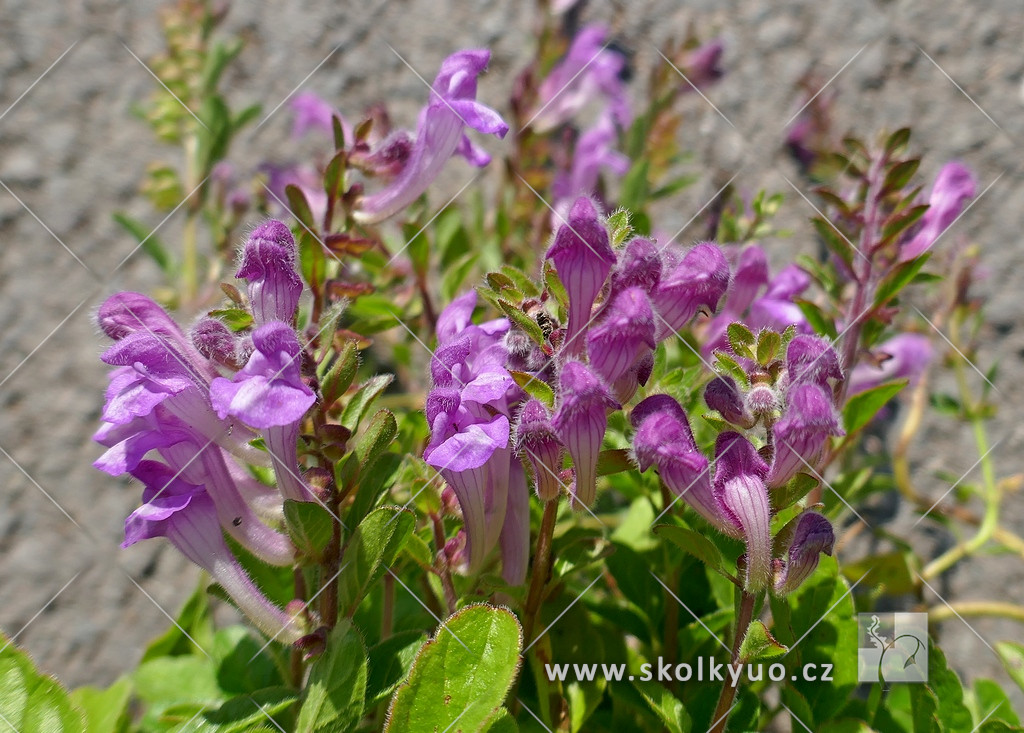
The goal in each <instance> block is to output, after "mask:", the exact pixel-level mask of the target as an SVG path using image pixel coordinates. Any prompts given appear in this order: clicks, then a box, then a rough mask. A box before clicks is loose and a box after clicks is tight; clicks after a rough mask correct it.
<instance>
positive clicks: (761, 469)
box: [713, 432, 772, 592]
mask: <svg viewBox="0 0 1024 733" xmlns="http://www.w3.org/2000/svg"><path fill="white" fill-rule="evenodd" d="M715 457H716V462H715V478H714V484H713V488H714V492H715V496H716V497H718V499H719V501H720V502H721V505H722V508H723V510H724V513H725V516H726V520H727V521H728V522H729V523H730V524H732V525H733V526H734V527H735V528H737V529H739V531H740V533H741V535H742V537H743V540H744V542H745V543H746V547H747V552H746V579H745V581H744V587H745V588H746V589H747V591H751V592H756V591H758V590H761V589H762V588H764V587H765V586H766V585H768V583H769V582H770V580H771V570H772V552H771V551H772V546H771V508H770V506H769V503H768V490H767V488H766V487H765V479H766V478H767V476H768V464H767V463H765V461H764V459H763V458H761V455H760V454H759V453H758V452H757V450H756V449H755V448H754V446H753V445H752V444H751V443H750V441H749V440H747V439H746V438H744V437H743V436H742V435H740V434H739V433H733V432H724V433H719V435H718V439H717V440H716V441H715Z"/></svg>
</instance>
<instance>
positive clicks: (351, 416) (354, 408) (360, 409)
mask: <svg viewBox="0 0 1024 733" xmlns="http://www.w3.org/2000/svg"><path fill="white" fill-rule="evenodd" d="M393 379H394V377H393V376H392V375H390V374H378V375H377V376H376V377H370V378H369V379H367V380H366V381H365V382H363V384H362V386H361V387H359V389H357V390H356V392H355V394H354V395H352V398H351V399H350V400H349V401H348V404H347V405H345V410H344V412H342V413H341V424H342V425H343V426H344V427H346V428H348V429H349V430H351V431H352V432H353V433H354V432H355V431H356V429H357V428H358V427H359V423H360V422H361V421H362V419H363V417H364V416H365V415H366V413H367V412H369V410H370V405H372V404H373V401H374V400H376V399H377V398H378V397H380V396H381V394H383V392H384V390H385V389H387V388H388V385H389V384H391V381H392V380H393Z"/></svg>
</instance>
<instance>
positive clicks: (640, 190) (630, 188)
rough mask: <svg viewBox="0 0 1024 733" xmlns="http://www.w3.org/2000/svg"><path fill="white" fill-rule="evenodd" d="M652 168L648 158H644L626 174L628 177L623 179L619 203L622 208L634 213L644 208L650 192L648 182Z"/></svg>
mask: <svg viewBox="0 0 1024 733" xmlns="http://www.w3.org/2000/svg"><path fill="white" fill-rule="evenodd" d="M650 167H651V164H650V160H649V159H648V158H647V157H642V158H640V159H639V160H637V161H636V162H635V163H633V166H632V167H631V168H630V169H629V171H628V172H627V173H626V177H625V178H623V179H622V190H621V192H620V193H619V203H620V204H621V206H622V208H624V209H628V210H630V211H634V212H638V211H640V210H642V209H643V208H644V204H645V203H647V194H648V192H649V190H650V188H649V186H648V182H647V174H648V172H649V169H650Z"/></svg>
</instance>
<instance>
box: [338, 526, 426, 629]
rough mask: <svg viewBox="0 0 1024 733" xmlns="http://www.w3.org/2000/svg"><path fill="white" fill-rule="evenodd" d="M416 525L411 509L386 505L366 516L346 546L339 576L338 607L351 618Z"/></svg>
mask: <svg viewBox="0 0 1024 733" xmlns="http://www.w3.org/2000/svg"><path fill="white" fill-rule="evenodd" d="M415 526H416V517H415V515H413V513H412V512H411V511H409V510H408V509H402V508H400V507H392V506H385V507H381V508H380V509H375V510H374V511H372V512H370V513H369V514H367V515H366V519H364V520H363V521H362V522H361V523H360V524H359V526H358V527H356V529H355V531H354V532H353V533H352V539H351V540H349V543H348V545H347V546H346V547H345V554H344V556H343V557H342V560H341V562H342V571H341V574H340V575H339V576H338V600H339V603H338V607H339V608H340V609H341V614H342V615H343V616H351V615H352V614H353V613H355V610H356V607H357V606H358V605H359V602H360V601H361V600H362V599H363V596H364V595H365V594H366V591H367V589H368V588H369V587H370V585H372V584H373V583H374V582H375V581H376V580H377V579H378V578H380V576H381V575H383V574H384V572H385V569H386V568H387V567H388V566H389V565H391V564H392V563H394V561H395V558H396V557H398V553H399V552H401V551H402V548H403V547H404V546H405V543H406V542H407V541H408V540H409V536H410V535H411V534H412V532H413V529H414V528H415Z"/></svg>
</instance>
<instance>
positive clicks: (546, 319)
mask: <svg viewBox="0 0 1024 733" xmlns="http://www.w3.org/2000/svg"><path fill="white" fill-rule="evenodd" d="M524 310H525V311H526V315H528V316H529V317H530V318H532V319H533V320H534V321H536V323H537V325H538V326H540V330H541V333H543V334H544V338H545V339H546V338H547V337H548V336H550V335H551V332H552V331H554V330H555V327H556V326H557V325H558V324H557V323H556V322H555V319H554V318H552V317H551V316H549V315H548V314H547V312H546V311H545V310H544V306H543V304H541V303H538V302H537V301H533V302H531V303H529V305H527V306H526V307H525V308H524Z"/></svg>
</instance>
